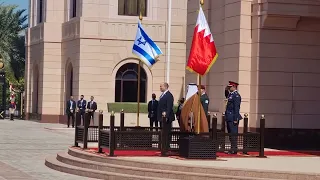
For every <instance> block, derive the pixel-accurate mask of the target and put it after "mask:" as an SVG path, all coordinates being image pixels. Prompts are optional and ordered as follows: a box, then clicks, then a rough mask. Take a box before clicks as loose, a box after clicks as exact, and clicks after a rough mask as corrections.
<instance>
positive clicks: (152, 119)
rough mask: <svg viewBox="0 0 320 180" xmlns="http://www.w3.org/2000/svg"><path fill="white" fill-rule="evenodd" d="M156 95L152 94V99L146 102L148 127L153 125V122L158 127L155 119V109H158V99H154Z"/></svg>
mask: <svg viewBox="0 0 320 180" xmlns="http://www.w3.org/2000/svg"><path fill="white" fill-rule="evenodd" d="M156 98H157V97H156V95H155V94H154V93H153V94H152V100H151V101H149V103H148V118H149V119H150V128H152V127H153V124H154V125H155V127H156V128H158V127H159V126H158V119H157V111H158V101H157V100H156Z"/></svg>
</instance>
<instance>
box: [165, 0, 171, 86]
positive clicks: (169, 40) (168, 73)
mask: <svg viewBox="0 0 320 180" xmlns="http://www.w3.org/2000/svg"><path fill="white" fill-rule="evenodd" d="M171 4H172V3H171V0H168V40H167V77H166V81H167V83H169V81H170V53H171V52H170V48H171Z"/></svg>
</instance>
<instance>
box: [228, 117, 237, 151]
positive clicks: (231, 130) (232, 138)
mask: <svg viewBox="0 0 320 180" xmlns="http://www.w3.org/2000/svg"><path fill="white" fill-rule="evenodd" d="M226 123H227V130H228V133H230V134H231V136H229V140H230V143H231V151H233V152H237V151H238V126H239V123H234V122H233V121H227V122H226Z"/></svg>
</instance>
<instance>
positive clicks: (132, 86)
mask: <svg viewBox="0 0 320 180" xmlns="http://www.w3.org/2000/svg"><path fill="white" fill-rule="evenodd" d="M146 87H147V75H146V72H145V70H144V69H143V68H142V67H141V71H140V102H146ZM137 93H138V64H135V63H127V64H124V65H123V66H121V67H120V68H119V70H118V72H117V74H116V82H115V102H137V101H138V97H137Z"/></svg>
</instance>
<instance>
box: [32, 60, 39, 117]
mask: <svg viewBox="0 0 320 180" xmlns="http://www.w3.org/2000/svg"><path fill="white" fill-rule="evenodd" d="M32 76H33V77H32V80H33V82H32V113H36V114H38V113H39V111H38V108H39V68H38V66H35V67H34V69H33V75H32Z"/></svg>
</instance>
